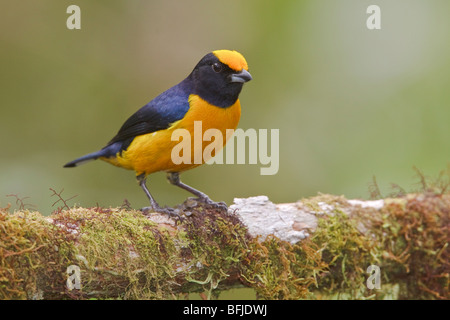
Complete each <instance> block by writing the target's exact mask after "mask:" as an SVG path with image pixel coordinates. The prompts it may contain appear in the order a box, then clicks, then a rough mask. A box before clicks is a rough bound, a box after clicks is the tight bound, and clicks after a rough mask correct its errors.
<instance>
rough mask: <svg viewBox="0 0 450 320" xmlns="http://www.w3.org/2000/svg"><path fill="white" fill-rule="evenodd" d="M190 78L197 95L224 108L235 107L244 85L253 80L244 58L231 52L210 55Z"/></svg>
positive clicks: (214, 52)
mask: <svg viewBox="0 0 450 320" xmlns="http://www.w3.org/2000/svg"><path fill="white" fill-rule="evenodd" d="M190 77H192V78H191V79H192V81H194V88H195V89H194V90H195V93H196V94H198V95H199V96H200V97H201V98H202V99H204V100H206V101H208V102H209V103H211V104H213V105H216V106H219V107H224V108H225V107H229V106H231V105H233V104H234V103H235V102H236V100H237V99H238V97H239V93H240V92H241V90H242V86H243V84H244V83H245V82H247V81H250V80H252V76H251V75H250V73H249V72H248V64H247V61H246V60H245V58H244V56H243V55H242V54H240V53H239V52H237V51H231V50H216V51H213V52H211V53H208V54H207V55H206V56H204V57H203V58H202V59H201V60H200V62H199V63H198V64H197V65H196V66H195V68H194V70H193V71H192V73H191V75H190Z"/></svg>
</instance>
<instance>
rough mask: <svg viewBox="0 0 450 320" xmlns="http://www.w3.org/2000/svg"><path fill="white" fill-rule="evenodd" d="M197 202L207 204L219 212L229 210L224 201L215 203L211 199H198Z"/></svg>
mask: <svg viewBox="0 0 450 320" xmlns="http://www.w3.org/2000/svg"><path fill="white" fill-rule="evenodd" d="M196 200H197V201H199V202H202V203H205V204H207V205H208V206H211V207H213V208H214V209H219V210H224V211H227V210H228V206H227V204H226V203H225V202H223V201H220V202H215V201H213V200H211V199H210V198H209V197H202V198H197V199H196Z"/></svg>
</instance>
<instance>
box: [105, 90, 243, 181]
mask: <svg viewBox="0 0 450 320" xmlns="http://www.w3.org/2000/svg"><path fill="white" fill-rule="evenodd" d="M189 105H190V108H189V110H188V112H187V113H186V115H185V116H184V118H183V119H181V120H178V121H176V122H175V123H173V124H172V125H171V126H170V127H169V128H167V129H165V130H160V131H156V132H153V133H148V134H145V135H141V136H138V137H136V138H135V139H134V140H133V142H132V143H131V144H130V146H129V147H128V149H127V150H126V151H124V152H122V155H119V154H118V155H117V157H116V158H113V159H103V160H105V161H108V162H110V163H112V164H114V165H116V166H119V167H123V168H126V169H131V170H135V171H136V174H137V175H139V174H142V173H145V174H150V173H153V172H157V171H168V172H180V171H184V170H188V169H192V168H194V167H197V166H199V165H201V164H202V163H204V161H207V160H208V159H203V157H202V155H199V154H198V153H199V152H201V153H202V154H203V150H204V149H205V148H206V147H207V146H208V145H210V144H211V141H202V139H201V141H200V142H199V141H198V139H197V140H196V141H194V123H195V121H201V131H200V132H201V137H200V138H202V137H203V134H204V132H205V131H206V130H208V129H217V130H219V131H220V132H221V133H222V137H223V139H222V141H220V142H219V141H215V142H214V143H216V144H217V145H216V150H217V151H219V149H220V148H221V146H224V145H225V143H226V141H227V140H228V138H229V137H227V136H226V130H227V129H233V130H234V129H236V127H237V125H238V123H239V119H240V116H241V105H240V102H239V100H237V101H236V102H235V103H234V104H233V105H232V106H230V107H228V108H220V107H216V106H214V105H211V104H209V103H208V102H206V101H204V100H203V99H201V98H200V97H199V96H197V95H190V96H189ZM176 129H185V130H187V132H189V133H190V137H191V139H190V140H191V148H190V151H191V152H190V158H191V159H190V161H185V162H190V163H180V164H175V163H174V162H173V161H172V150H173V148H174V147H175V146H177V145H179V143H181V142H180V141H172V134H173V132H174V131H175V130H176ZM196 129H197V135H196V138H198V136H199V134H198V133H199V130H198V129H199V123H197V127H196ZM195 142H197V143H201V148H200V147H199V145H197V146H195V145H194V143H195ZM195 152H197V155H196V154H195ZM212 155H213V156H214V153H212ZM199 159H201V163H198V160H199Z"/></svg>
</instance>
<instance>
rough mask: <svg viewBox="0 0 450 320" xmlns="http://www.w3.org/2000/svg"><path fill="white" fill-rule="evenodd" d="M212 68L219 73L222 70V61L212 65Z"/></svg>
mask: <svg viewBox="0 0 450 320" xmlns="http://www.w3.org/2000/svg"><path fill="white" fill-rule="evenodd" d="M212 69H213V70H214V72H217V73H219V72H221V71H222V65H221V64H220V63H218V62H216V63H214V64H213V65H212Z"/></svg>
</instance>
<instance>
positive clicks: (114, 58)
mask: <svg viewBox="0 0 450 320" xmlns="http://www.w3.org/2000/svg"><path fill="white" fill-rule="evenodd" d="M70 4H76V5H78V6H80V8H81V30H68V29H67V28H66V19H67V18H68V16H69V14H67V13H66V8H67V7H68V6H69V5H70ZM370 4H377V5H379V6H380V7H381V18H382V29H381V30H374V31H371V30H368V29H367V28H366V19H367V18H368V14H366V8H367V7H368V6H369V5H370ZM449 12H450V2H449V1H447V0H426V1H425V0H396V1H382V0H376V1H365V0H341V1H333V0H326V1H325V0H321V1H313V0H310V1H299V0H297V1H260V0H247V1H240V0H227V1H220V2H219V1H206V0H203V1H173V0H170V1H168V0H164V1H162V0H161V1H138V0H131V1H125V0H120V1H119V0H108V1H87V0H75V1H56V0H52V1H49V0H39V1H34V0H21V1H13V0H8V1H6V0H0V48H1V50H0V61H1V70H0V92H1V100H0V101H1V102H0V103H1V109H0V120H1V125H0V146H1V150H2V153H1V154H2V156H1V157H0V205H1V206H3V207H5V206H6V205H7V204H8V202H10V203H12V204H13V207H14V206H15V204H14V202H15V199H14V198H13V197H7V195H8V194H16V195H18V196H19V197H30V198H28V199H26V200H25V201H26V203H29V204H33V205H34V206H35V208H36V209H38V210H40V211H41V212H42V213H43V214H50V213H51V211H52V210H54V209H55V207H52V204H53V203H54V202H55V201H56V200H57V199H56V198H55V197H51V194H52V192H51V191H50V190H49V188H53V189H55V190H56V191H60V190H62V189H64V192H63V194H62V196H63V197H65V198H70V197H72V196H74V195H77V197H76V198H75V199H73V200H71V201H70V202H69V204H70V205H74V204H78V205H81V206H96V205H100V206H105V207H109V206H113V207H115V206H119V205H121V204H122V203H123V200H124V199H128V201H129V202H130V203H131V204H132V206H133V207H135V208H140V207H142V206H145V205H147V199H146V197H145V195H144V193H143V192H142V190H140V188H139V187H138V185H137V183H136V182H135V177H134V174H133V172H131V171H127V170H121V169H117V168H115V167H113V166H111V165H109V164H107V163H104V162H101V161H97V162H93V163H89V164H87V165H85V166H81V167H79V168H76V169H63V167H62V166H63V164H65V163H66V162H67V161H69V160H73V159H74V158H76V157H79V156H81V155H83V154H86V153H88V152H92V151H95V150H97V149H99V148H101V147H103V146H104V145H105V143H107V142H108V141H109V140H110V139H111V138H112V137H113V136H114V135H115V133H116V132H117V130H118V129H119V127H120V126H121V125H122V123H123V122H124V121H125V120H126V119H127V118H128V116H130V115H131V114H132V113H133V112H135V111H136V110H137V109H138V108H140V107H141V106H143V105H144V104H146V103H147V102H148V101H150V100H151V99H152V98H154V97H155V96H156V95H158V94H159V93H161V92H162V91H164V90H166V89H168V88H169V87H171V86H173V85H175V84H176V83H178V82H179V81H181V80H182V79H183V78H184V77H185V76H186V75H188V74H189V73H190V72H191V70H192V69H193V67H194V66H195V64H196V63H197V62H198V60H200V58H201V57H202V56H203V55H204V54H206V53H207V52H210V51H212V50H215V49H225V48H226V49H235V50H238V51H240V52H241V53H243V54H244V56H245V57H246V59H247V61H248V63H249V66H250V71H251V73H252V75H253V79H254V80H253V81H251V82H250V83H248V84H246V85H245V87H244V90H243V92H242V94H241V102H242V118H241V122H240V125H239V127H240V128H243V129H248V128H255V129H279V130H280V156H279V157H280V168H279V172H278V174H276V175H274V176H261V175H260V171H259V170H260V165H214V166H203V167H200V168H197V169H195V170H192V171H189V172H186V173H184V174H183V176H182V178H183V180H184V181H185V182H186V183H188V184H191V185H193V186H194V187H196V188H198V189H200V190H202V191H204V192H206V193H207V194H209V195H210V197H211V198H212V199H215V200H225V201H226V202H227V203H231V202H232V200H233V198H234V197H248V196H253V195H261V194H265V195H267V196H269V198H270V199H271V200H272V201H274V202H293V201H296V200H298V199H300V198H301V197H307V196H312V195H315V194H317V192H322V193H333V194H343V195H345V196H347V197H349V198H354V197H361V198H368V197H369V191H368V185H369V184H370V182H371V180H372V176H374V175H375V176H376V178H377V180H378V183H379V185H380V187H381V190H382V191H383V192H386V193H388V192H389V191H390V189H389V185H390V183H392V182H395V183H397V184H399V185H401V186H403V187H404V188H405V189H411V188H412V187H414V184H415V183H416V182H417V178H416V177H414V171H413V170H412V167H413V166H416V167H418V168H419V169H421V170H422V171H423V172H424V173H425V175H429V176H437V175H438V173H439V171H441V170H443V169H445V168H446V167H447V164H448V163H449V162H450V147H449V144H450V142H449V137H450V126H449V122H450V121H449V120H450V107H449V105H450V72H449V71H450V59H449V57H450V19H448V14H449ZM148 185H149V188H150V190H151V191H152V192H153V194H154V196H155V197H156V199H157V200H158V201H159V202H160V203H161V204H164V205H174V204H176V203H179V202H182V201H183V200H184V199H185V198H186V197H187V196H189V194H187V193H186V192H184V191H182V190H181V189H178V188H176V187H173V186H170V185H169V184H168V183H167V182H166V180H165V174H163V173H158V174H154V175H153V176H151V177H150V178H149V181H148ZM57 205H58V204H57Z"/></svg>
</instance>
